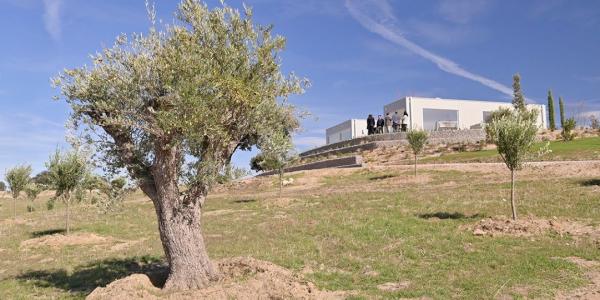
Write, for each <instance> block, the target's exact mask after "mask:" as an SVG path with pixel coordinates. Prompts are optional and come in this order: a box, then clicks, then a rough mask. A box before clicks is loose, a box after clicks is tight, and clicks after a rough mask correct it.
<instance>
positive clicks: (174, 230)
mask: <svg viewBox="0 0 600 300" xmlns="http://www.w3.org/2000/svg"><path fill="white" fill-rule="evenodd" d="M158 202H160V203H159V206H161V207H162V209H160V210H159V209H157V217H158V229H159V232H160V238H161V241H162V244H163V248H164V251H165V255H166V258H167V261H168V262H169V277H168V279H167V282H166V283H165V288H166V289H182V290H185V289H197V288H202V287H206V286H207V285H208V284H209V283H210V282H211V281H215V280H217V279H218V278H219V273H218V271H217V269H216V268H215V267H214V266H213V264H212V263H211V261H210V259H209V257H208V253H207V251H206V247H205V244H204V238H203V237H202V230H201V228H200V216H201V215H200V207H198V206H196V205H190V206H179V207H173V206H171V205H170V204H171V203H177V198H171V197H167V198H163V199H159V200H158Z"/></svg>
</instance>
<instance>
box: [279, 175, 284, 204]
mask: <svg viewBox="0 0 600 300" xmlns="http://www.w3.org/2000/svg"><path fill="white" fill-rule="evenodd" d="M282 192H283V169H282V168H279V199H281V193H282Z"/></svg>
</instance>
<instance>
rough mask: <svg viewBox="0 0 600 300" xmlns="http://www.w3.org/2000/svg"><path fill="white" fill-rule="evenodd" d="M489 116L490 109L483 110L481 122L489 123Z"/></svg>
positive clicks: (490, 114)
mask: <svg viewBox="0 0 600 300" xmlns="http://www.w3.org/2000/svg"><path fill="white" fill-rule="evenodd" d="M491 117H492V112H491V111H484V112H483V123H489V122H490V121H491V120H490V118H491Z"/></svg>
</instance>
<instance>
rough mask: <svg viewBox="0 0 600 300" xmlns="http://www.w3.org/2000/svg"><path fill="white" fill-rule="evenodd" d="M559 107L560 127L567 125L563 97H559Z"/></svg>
mask: <svg viewBox="0 0 600 300" xmlns="http://www.w3.org/2000/svg"><path fill="white" fill-rule="evenodd" d="M558 109H559V110H560V127H561V128H562V127H565V103H564V102H563V98H562V97H558Z"/></svg>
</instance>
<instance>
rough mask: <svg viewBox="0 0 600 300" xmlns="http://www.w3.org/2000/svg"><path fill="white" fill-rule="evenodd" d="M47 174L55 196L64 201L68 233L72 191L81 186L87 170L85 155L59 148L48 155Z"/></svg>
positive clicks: (68, 231)
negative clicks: (63, 151) (63, 150)
mask: <svg viewBox="0 0 600 300" xmlns="http://www.w3.org/2000/svg"><path fill="white" fill-rule="evenodd" d="M46 167H47V168H48V174H49V178H50V181H51V182H52V186H53V188H54V189H55V190H56V195H55V197H56V198H59V199H62V200H63V201H64V202H65V205H66V208H65V227H66V230H67V234H69V233H70V220H69V218H70V215H69V214H70V211H69V210H70V205H71V198H72V197H71V196H72V195H71V194H72V192H73V191H74V190H75V189H76V188H78V187H80V186H81V184H82V182H83V179H84V177H85V174H86V172H87V163H86V160H85V157H84V156H83V155H81V154H80V153H78V152H77V151H76V150H71V151H69V152H65V153H62V152H61V151H60V150H56V152H55V153H54V154H53V155H52V156H50V160H49V161H48V163H46Z"/></svg>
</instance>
